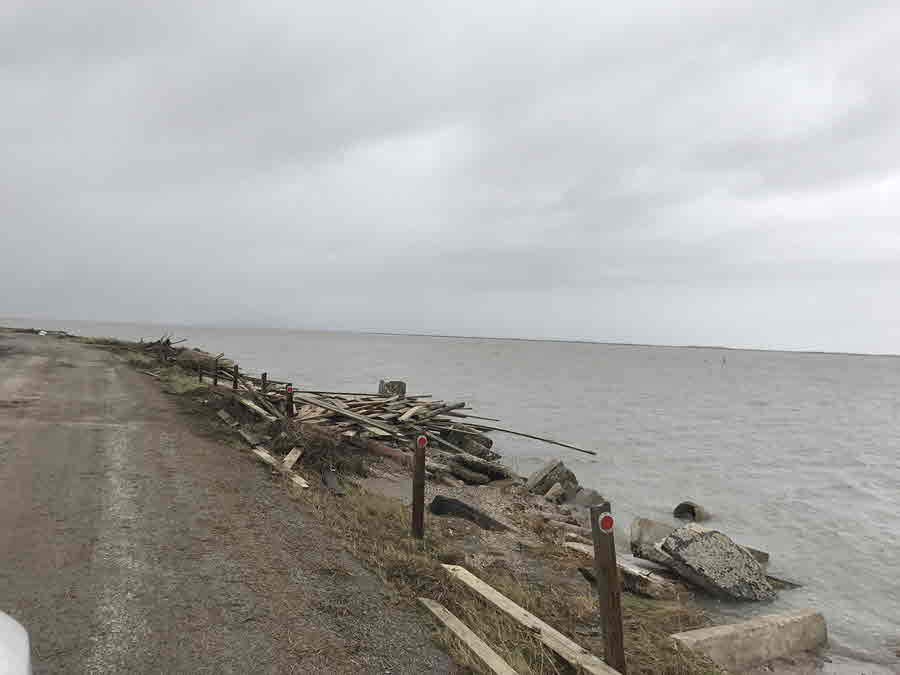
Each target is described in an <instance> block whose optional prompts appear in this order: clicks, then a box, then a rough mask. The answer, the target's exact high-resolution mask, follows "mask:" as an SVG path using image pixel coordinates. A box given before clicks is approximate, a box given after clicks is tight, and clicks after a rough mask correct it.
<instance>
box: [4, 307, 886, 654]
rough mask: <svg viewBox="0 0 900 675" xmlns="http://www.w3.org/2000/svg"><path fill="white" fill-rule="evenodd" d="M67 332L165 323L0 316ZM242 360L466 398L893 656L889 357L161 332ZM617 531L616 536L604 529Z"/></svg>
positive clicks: (621, 503) (838, 633)
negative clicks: (759, 558)
mask: <svg viewBox="0 0 900 675" xmlns="http://www.w3.org/2000/svg"><path fill="white" fill-rule="evenodd" d="M0 324H3V325H25V326H31V325H38V324H40V325H41V326H42V327H48V328H56V327H64V328H68V329H69V330H71V331H73V332H77V333H80V334H84V335H110V336H116V337H122V338H138V337H144V338H150V339H155V338H156V337H158V336H159V335H160V334H161V333H162V332H163V330H165V328H164V327H161V326H139V325H129V324H93V323H90V324H89V323H81V322H46V321H43V322H38V321H13V320H6V321H0ZM170 330H171V331H172V332H173V333H175V334H177V335H178V336H180V337H187V338H189V339H190V344H191V345H192V346H198V347H202V348H206V349H208V350H210V351H214V352H219V351H224V352H225V353H226V354H227V355H228V356H230V357H233V358H235V359H237V360H238V361H239V362H240V363H241V365H242V367H244V368H246V369H248V370H256V371H260V370H268V372H269V373H270V375H271V376H272V377H273V378H277V379H287V380H292V381H293V382H294V383H295V385H297V386H298V387H299V386H308V387H314V388H319V389H335V390H348V391H373V390H374V389H375V387H376V385H377V383H378V380H379V379H381V378H390V379H403V380H406V381H407V382H408V383H409V387H410V393H433V394H435V395H436V396H439V397H440V398H444V399H463V400H467V401H469V402H470V403H471V404H472V406H473V407H474V408H476V409H477V411H478V412H479V413H480V414H484V415H488V416H491V417H499V418H501V419H502V420H503V422H504V423H505V425H506V426H510V427H513V428H517V429H521V430H523V431H530V432H532V433H536V434H540V435H545V436H551V437H556V438H559V439H560V440H564V441H568V442H571V443H574V444H575V445H580V446H582V447H587V448H591V449H594V450H596V451H597V453H598V456H597V457H590V456H587V455H582V454H580V453H576V452H572V451H569V450H565V449H563V448H556V447H553V446H548V445H545V444H541V443H537V442H533V441H528V440H526V439H521V438H516V437H514V436H508V435H502V434H495V442H496V444H497V448H498V450H499V451H500V452H501V453H502V454H503V455H504V456H505V459H506V461H507V462H509V463H510V464H512V465H513V466H514V467H516V468H517V469H518V470H519V472H520V473H528V472H530V471H531V470H533V469H534V468H536V467H538V466H539V465H540V464H541V463H542V462H544V461H546V460H547V459H549V458H551V457H562V458H563V459H564V460H565V461H566V463H567V464H568V465H569V466H570V467H571V468H572V469H573V470H574V471H575V473H576V474H577V475H578V477H579V479H580V481H581V483H582V484H585V485H588V486H591V487H595V488H597V489H598V490H600V491H601V492H602V493H603V494H604V495H605V496H607V498H609V499H610V500H611V502H612V504H613V508H614V510H615V512H616V514H617V515H618V522H619V523H621V524H625V525H627V524H628V523H630V521H631V518H632V517H634V516H638V515H640V516H647V517H651V518H656V519H659V520H665V521H671V515H670V514H671V509H672V507H673V506H674V505H675V504H676V503H678V502H679V501H681V500H683V499H686V498H692V499H694V500H695V501H698V502H700V503H701V504H703V505H704V506H705V507H706V508H707V509H708V510H709V511H711V512H712V514H713V519H712V520H711V521H710V522H709V523H707V525H709V526H710V527H715V528H717V529H721V530H723V531H724V532H726V533H727V534H729V535H731V536H732V537H733V538H735V539H736V540H738V541H740V542H742V543H746V544H748V545H751V546H754V547H757V548H761V549H763V550H766V551H769V552H770V553H771V554H772V561H771V564H770V569H771V570H772V572H773V573H776V574H781V575H783V576H787V577H790V578H793V579H797V580H799V581H801V582H803V583H804V584H805V586H804V587H803V588H801V589H799V590H795V591H786V592H782V593H781V594H780V598H779V599H778V600H777V601H776V602H775V603H774V604H770V605H741V606H739V607H729V606H724V605H718V606H717V609H718V610H719V611H722V612H725V613H738V614H742V615H746V614H751V613H754V612H758V613H770V612H773V611H779V610H783V609H790V608H795V607H814V608H816V609H819V610H821V611H822V612H824V614H825V615H826V619H827V621H828V627H829V633H830V637H831V641H832V644H833V646H834V647H835V651H836V652H847V653H856V654H863V655H865V656H867V657H868V658H871V659H873V660H877V661H879V662H882V663H890V664H894V665H895V666H898V665H900V659H898V658H897V655H896V651H897V650H898V649H900V580H898V575H900V518H898V516H900V358H892V357H874V356H871V357H870V356H844V355H819V354H792V353H784V352H754V351H728V350H720V349H706V348H697V349H693V348H691V349H688V348H665V347H637V346H612V345H593V344H578V343H554V342H528V341H515V340H484V339H462V338H427V337H413V336H386V335H359V334H349V333H325V332H288V331H261V330H235V329H222V328H215V329H213V328H200V327H196V328H195V327H191V328H186V327H172V328H171V329H170ZM618 539H619V541H620V542H623V541H625V540H626V535H625V533H624V532H620V533H619V535H618Z"/></svg>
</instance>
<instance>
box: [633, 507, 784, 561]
mask: <svg viewBox="0 0 900 675" xmlns="http://www.w3.org/2000/svg"><path fill="white" fill-rule="evenodd" d="M695 527H696V528H698V529H703V530H706V529H707V528H704V527H703V526H701V525H695ZM674 531H675V527H674V526H672V525H668V524H666V523H661V522H659V521H658V520H651V519H650V518H635V519H634V520H633V521H632V523H631V542H630V543H631V553H632V554H633V555H635V556H637V557H638V558H643V559H644V560H652V561H653V562H657V563H660V564H661V565H666V564H668V559H669V555H668V554H667V553H666V552H665V551H663V550H662V549H661V547H660V544H662V541H663V539H665V538H666V537H668V536H669V535H670V534H672V532H674ZM738 546H740V547H741V548H744V549H746V551H747V552H748V553H749V554H750V555H752V556H753V557H754V558H756V561H757V562H758V563H759V564H760V565H765V564H766V563H768V562H769V554H768V553H766V552H765V551H760V550H759V549H756V548H753V547H751V546H744V545H743V544H738Z"/></svg>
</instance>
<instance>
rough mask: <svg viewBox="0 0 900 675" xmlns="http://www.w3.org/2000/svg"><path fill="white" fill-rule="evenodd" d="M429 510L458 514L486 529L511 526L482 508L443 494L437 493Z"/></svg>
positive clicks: (500, 529)
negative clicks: (495, 518)
mask: <svg viewBox="0 0 900 675" xmlns="http://www.w3.org/2000/svg"><path fill="white" fill-rule="evenodd" d="M428 510H429V511H431V512H432V513H433V514H435V515H436V516H456V517H457V518H465V519H466V520H471V521H472V522H473V523H475V524H476V525H478V527H480V528H482V529H485V530H498V531H504V530H508V529H509V528H508V527H507V526H506V525H504V524H503V523H501V522H499V521H497V520H494V519H493V518H491V517H490V516H489V515H488V514H486V513H485V512H484V511H482V510H481V509H477V508H475V507H474V506H472V505H470V504H466V503H465V502H461V501H460V500H458V499H454V498H452V497H444V496H443V495H435V497H434V499H432V500H431V504H430V505H429V506H428Z"/></svg>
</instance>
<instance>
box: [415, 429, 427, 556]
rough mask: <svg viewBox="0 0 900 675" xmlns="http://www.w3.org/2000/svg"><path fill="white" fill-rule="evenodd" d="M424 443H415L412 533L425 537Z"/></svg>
mask: <svg viewBox="0 0 900 675" xmlns="http://www.w3.org/2000/svg"><path fill="white" fill-rule="evenodd" d="M425 445H426V444H425V443H416V461H415V465H414V466H413V493H412V535H413V536H414V537H415V538H416V539H424V537H425Z"/></svg>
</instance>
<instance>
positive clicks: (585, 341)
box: [0, 317, 900, 359]
mask: <svg viewBox="0 0 900 675" xmlns="http://www.w3.org/2000/svg"><path fill="white" fill-rule="evenodd" d="M3 320H9V321H15V322H22V323H25V322H32V323H33V325H34V326H37V327H40V323H41V322H42V321H50V322H53V323H67V322H68V323H89V324H120V325H131V326H134V325H144V326H159V327H161V328H169V329H172V328H177V329H183V330H185V331H190V329H191V328H200V329H212V330H251V331H278V332H287V333H295V332H296V333H342V334H345V335H383V336H388V337H426V338H440V339H446V340H496V341H503V340H508V341H514V342H552V343H560V344H577V345H600V346H604V347H650V348H654V349H715V350H719V351H728V352H756V353H772V354H806V355H813V356H863V357H879V358H892V359H894V358H898V357H900V353H895V352H847V351H831V350H827V349H775V348H771V349H770V348H765V347H726V346H723V345H690V344H688V345H678V344H654V343H651V342H614V341H610V340H589V339H583V340H579V339H574V338H529V337H503V336H496V335H453V334H446V333H403V332H399V331H378V330H347V329H340V328H285V327H280V326H262V325H246V324H245V325H230V324H213V323H210V324H203V323H198V324H185V323H181V322H176V321H173V322H167V323H162V322H159V321H110V320H95V319H48V318H43V319H31V318H18V317H3V318H0V321H3Z"/></svg>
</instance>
